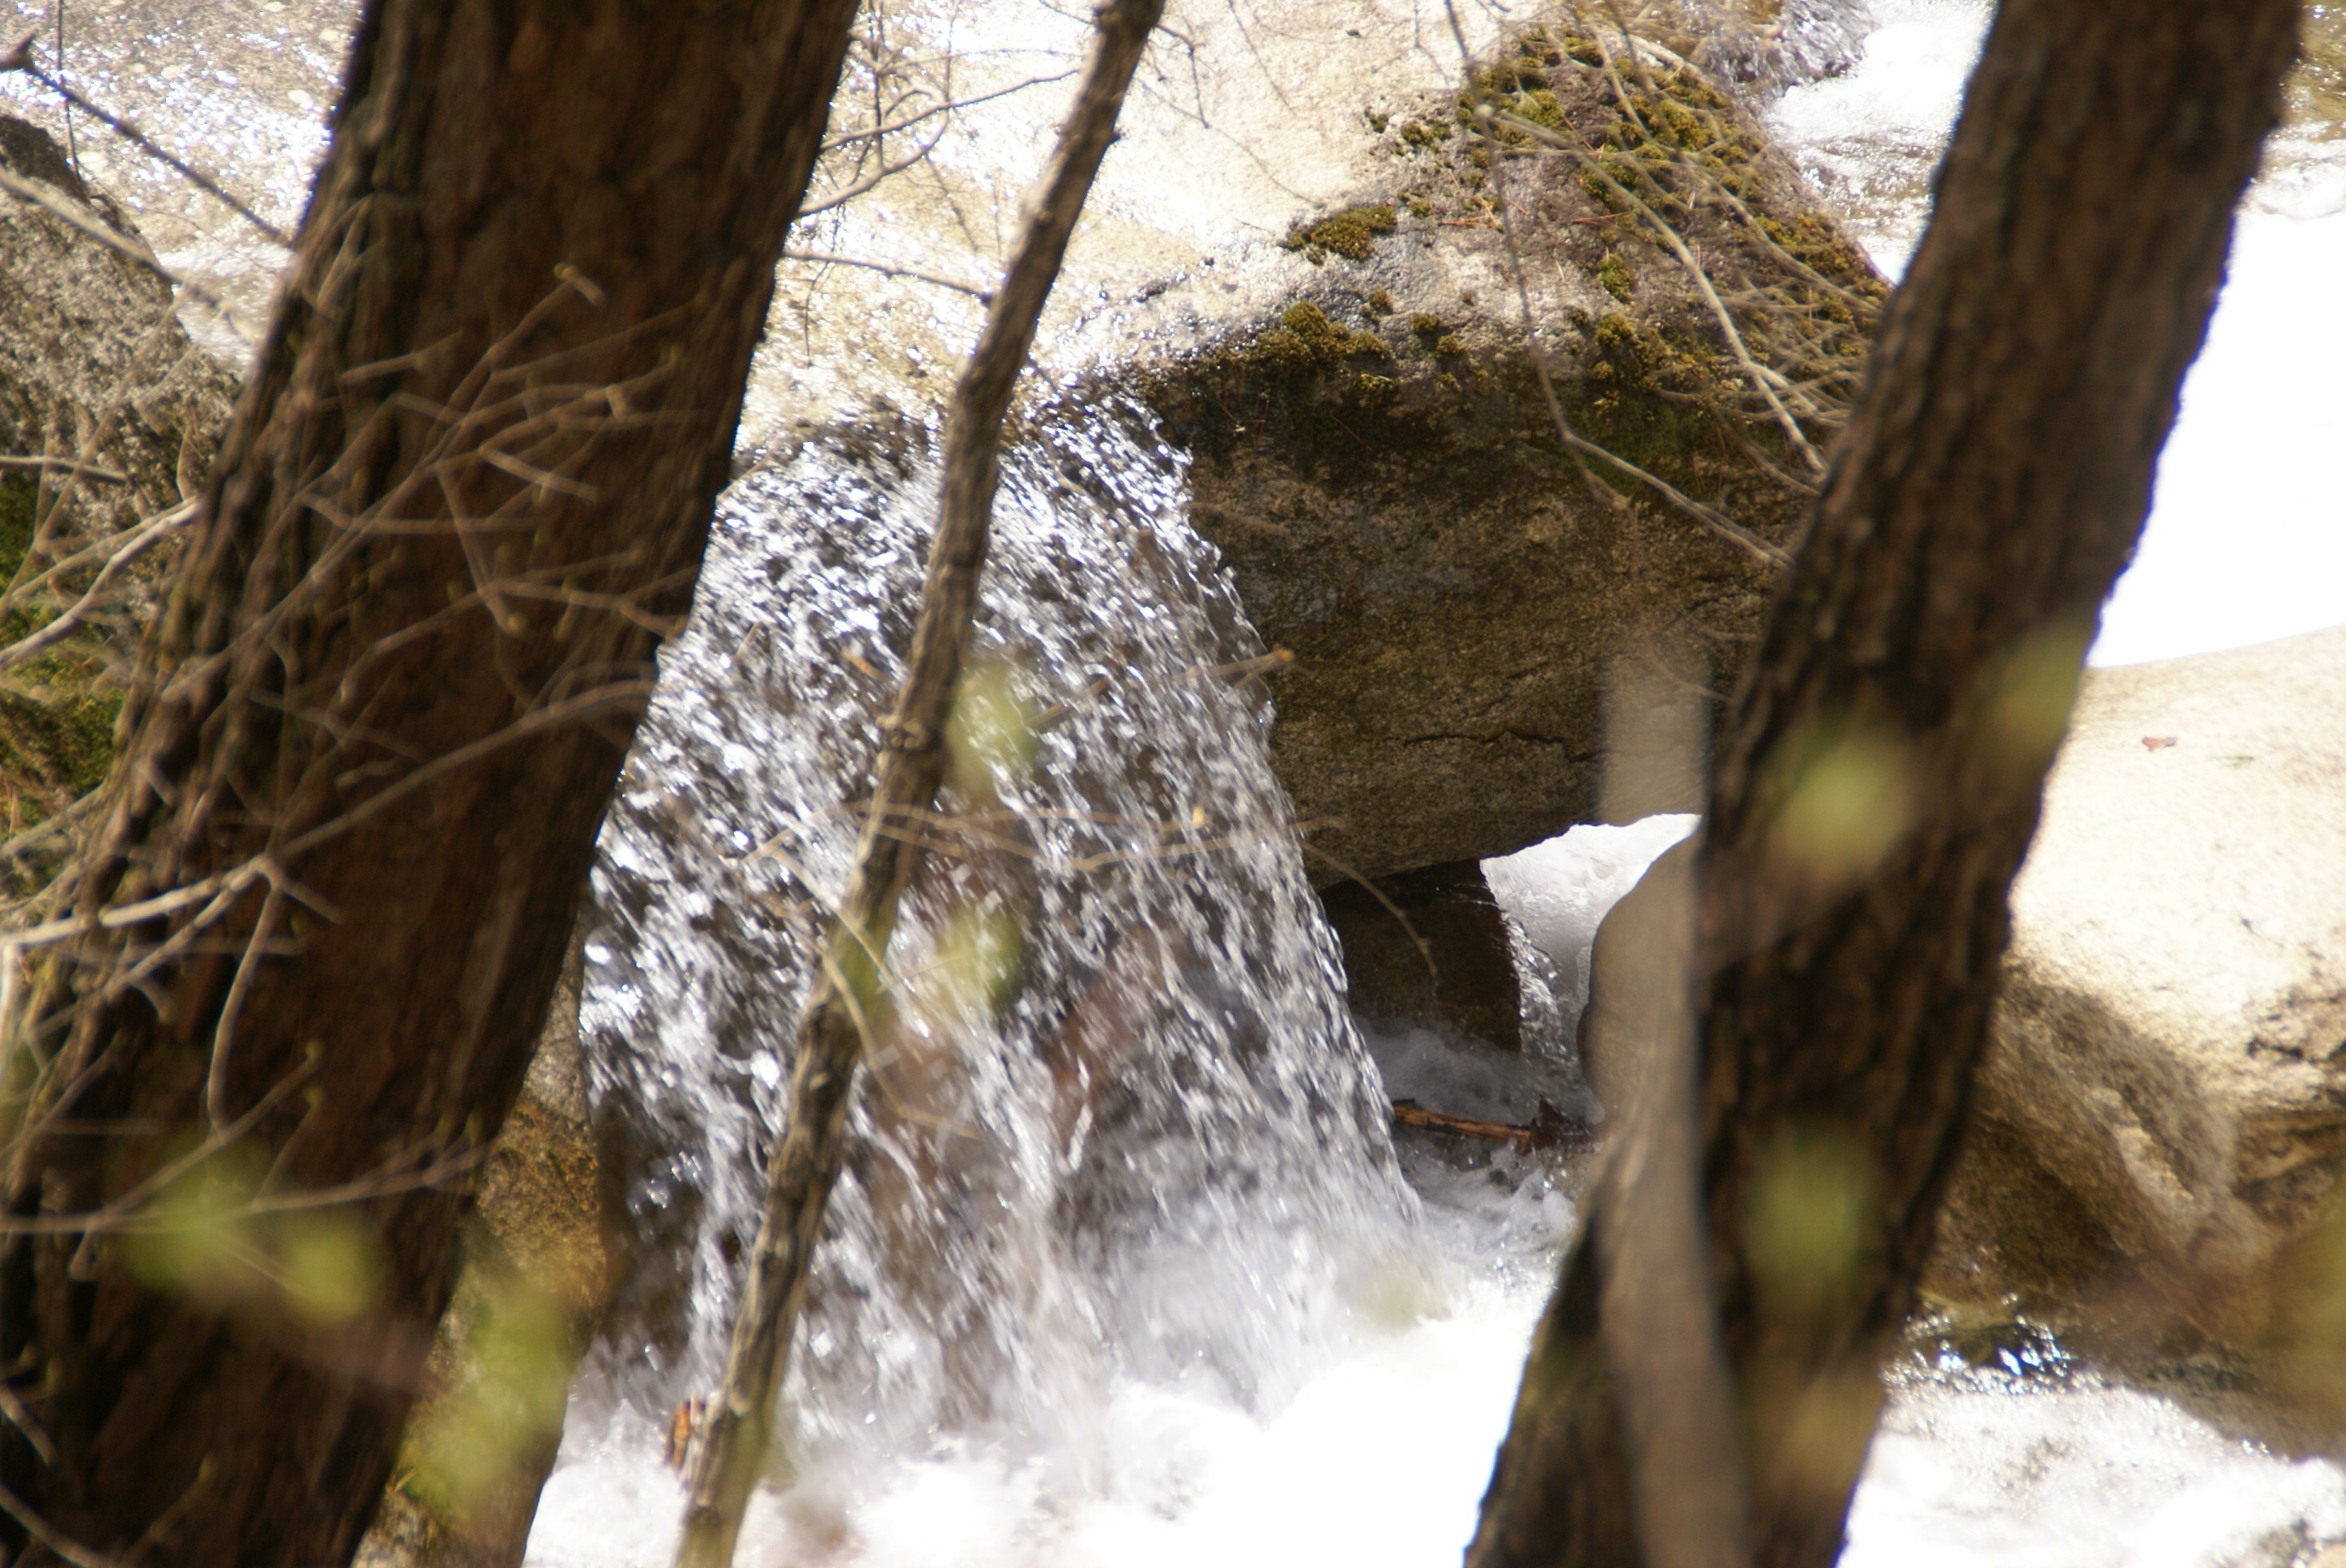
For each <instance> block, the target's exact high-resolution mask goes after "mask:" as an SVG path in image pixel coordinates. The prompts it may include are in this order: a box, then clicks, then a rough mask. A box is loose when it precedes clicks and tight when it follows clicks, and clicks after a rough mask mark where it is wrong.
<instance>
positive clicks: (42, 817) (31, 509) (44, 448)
mask: <svg viewBox="0 0 2346 1568" xmlns="http://www.w3.org/2000/svg"><path fill="white" fill-rule="evenodd" d="M232 392H233V384H232V382H230V379H229V377H228V376H227V375H226V373H225V372H222V371H221V370H220V368H219V366H218V365H217V364H215V363H214V362H213V361H212V360H211V359H210V358H209V356H208V355H207V354H206V353H205V352H204V351H202V350H200V349H198V348H196V347H194V346H193V345H192V344H190V343H189V341H188V335H187V333H186V332H185V331H182V330H181V328H180V325H179V321H178V320H177V319H176V318H175V317H174V315H173V314H172V290H171V284H170V282H169V280H168V279H166V278H165V277H164V276H163V274H162V272H161V271H160V270H158V267H157V266H156V264H155V261H154V259H153V257H152V256H151V255H150V254H148V251H147V248H146V246H145V244H144V242H143V241H141V240H140V239H139V238H138V232H137V230H136V229H133V228H132V227H131V225H130V224H129V222H128V219H126V217H125V216H124V214H123V213H122V211H121V209H119V208H117V206H116V205H115V204H114V203H113V202H112V201H110V200H109V199H107V198H106V197H105V196H103V195H101V194H99V193H98V192H97V191H94V190H92V189H91V188H88V187H87V186H86V185H84V184H83V183H82V181H81V179H80V178H79V177H78V176H76V173H75V171H74V168H73V167H72V165H71V164H70V163H69V162H68V161H67V159H66V156H65V154H64V153H63V152H61V151H60V150H59V149H58V148H57V146H56V143H55V142H54V141H52V140H50V138H49V137H48V136H47V135H46V134H45V133H44V132H42V131H41V130H39V129H37V128H36V127H32V126H30V125H27V124H26V123H24V122H23V121H21V120H15V119H11V118H9V117H6V116H0V583H5V584H7V585H9V586H8V591H7V593H6V594H5V596H0V629H5V635H0V643H6V644H12V645H13V644H15V642H16V641H17V639H19V638H21V637H23V636H26V634H27V633H28V632H31V631H33V630H35V629H36V628H38V627H41V626H46V625H48V624H49V623H51V622H53V621H54V620H55V619H56V616H58V615H59V614H60V613H61V612H63V611H64V610H65V609H66V607H67V606H72V605H75V604H76V603H79V602H81V601H82V600H83V597H84V596H85V595H86V594H88V593H90V592H92V591H93V590H94V589H96V588H97V586H98V584H99V582H100V579H101V564H102V563H104V562H106V559H107V554H108V552H107V545H108V543H109V542H110V541H111V539H113V538H114V537H116V536H117V535H119V532H120V531H121V530H123V529H125V528H128V527H129V526H131V525H133V524H138V522H139V521H140V520H142V519H144V518H147V517H150V516H153V515H154V514H158V513H159V512H162V511H163V510H165V509H166V508H168V507H171V506H173V505H176V504H178V503H179V502H180V501H181V500H182V499H183V498H184V497H185V496H186V494H189V492H191V491H192V489H193V487H194V486H196V485H197V484H199V483H200V482H201V479H202V476H203V474H204V473H205V472H206V471H207V470H208V469H209V466H210V464H211V460H212V454H213V452H214V450H215V449H216V448H217V447H218V445H219V439H220V435H221V433H222V431H223V430H224V429H225V428H226V425H227V423H228V415H229V409H230V402H231V394H232ZM143 537H144V539H145V540H146V543H147V544H148V545H156V544H157V543H158V540H157V538H156V536H154V535H145V536H143ZM159 543H160V545H162V546H163V547H158V548H147V549H146V550H145V553H144V555H142V556H141V557H140V558H139V559H138V561H137V562H136V563H135V564H133V565H132V566H131V568H130V569H129V570H128V571H119V572H117V571H110V570H109V571H106V572H105V573H104V575H105V576H106V577H107V578H110V579H111V585H110V587H109V588H108V589H107V593H106V594H105V595H104V596H103V602H98V603H96V604H95V605H94V606H93V605H88V604H85V605H84V606H83V610H84V614H83V616H82V619H81V620H80V623H79V625H78V626H77V627H76V629H75V630H74V631H73V632H72V633H71V634H70V635H69V636H64V637H62V638H60V639H59V640H57V641H56V642H55V643H52V644H51V645H49V647H47V648H46V651H43V652H41V653H39V654H38V656H37V657H29V658H25V659H21V660H19V661H18V662H16V663H15V664H14V665H13V666H12V667H10V670H9V678H8V679H7V681H6V682H5V683H0V684H5V689H0V818H4V819H5V820H6V821H7V822H8V824H9V826H10V830H12V831H13V830H17V829H22V828H26V827H28V826H33V825H36V824H41V823H44V822H46V821H48V820H51V819H53V818H55V817H56V814H57V813H58V812H60V811H62V810H64V809H66V807H67V806H69V805H70V804H71V803H72V802H73V801H75V800H76V799H80V798H81V797H82V796H83V795H85V794H86V793H87V791H89V790H90V789H95V788H96V787H97V783H98V782H99V780H100V779H103V778H104V777H105V775H106V770H107V766H108V765H109V764H110V763H111V762H112V760H113V756H114V748H113V735H114V720H115V715H116V712H117V709H118V708H119V707H120V704H121V694H120V689H119V685H118V679H117V673H118V671H119V669H120V667H122V665H123V663H124V662H125V657H124V656H125V655H126V654H127V652H128V648H129V647H131V646H132V645H133V644H134V643H135V642H136V640H137V638H138V635H139V632H140V628H141V626H142V624H143V622H144V620H145V619H146V617H147V616H148V615H149V614H150V613H151V611H152V608H153V602H152V601H153V598H154V594H155V591H156V590H157V589H158V586H159V585H160V583H161V581H162V576H163V570H162V569H163V565H164V563H165V562H167V561H168V559H169V549H168V545H169V543H170V541H169V539H168V536H166V537H164V538H163V539H161V540H160V541H159ZM49 568H54V570H50V569H49ZM61 847H62V841H61V840H57V839H56V837H55V836H54V835H52V836H50V837H49V838H48V839H47V840H46V841H44V842H41V843H38V844H29V843H27V844H20V845H19V846H18V849H19V850H21V851H24V852H23V853H20V854H19V855H17V856H16V857H15V863H14V864H13V865H12V867H11V873H10V875H11V881H12V882H14V883H15V884H16V886H15V891H19V892H21V891H26V890H25V887H24V886H23V882H24V879H25V878H26V877H27V876H30V877H32V878H34V879H35V880H36V881H37V879H38V878H39V877H40V876H42V875H45V874H46V869H47V868H48V867H50V866H51V865H53V863H54V860H55V857H56V852H57V850H59V849H60V848H61ZM27 856H29V857H30V858H29V859H28V858H27Z"/></svg>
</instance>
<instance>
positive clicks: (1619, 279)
mask: <svg viewBox="0 0 2346 1568" xmlns="http://www.w3.org/2000/svg"><path fill="white" fill-rule="evenodd" d="M1596 280H1597V281H1598V282H1599V283H1601V284H1603V285H1604V286H1605V291H1606V292H1607V293H1608V294H1610V295H1612V296H1613V297H1614V298H1615V299H1617V300H1620V301H1621V302H1622V303H1623V304H1627V303H1628V301H1629V291H1630V290H1632V289H1634V288H1636V287H1637V273H1635V272H1633V271H1631V270H1629V265H1628V263H1627V262H1626V261H1624V260H1621V258H1619V257H1618V256H1616V255H1615V254H1613V252H1612V251H1610V250H1607V252H1606V253H1605V260H1602V261H1599V262H1598V263H1597V264H1596Z"/></svg>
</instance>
